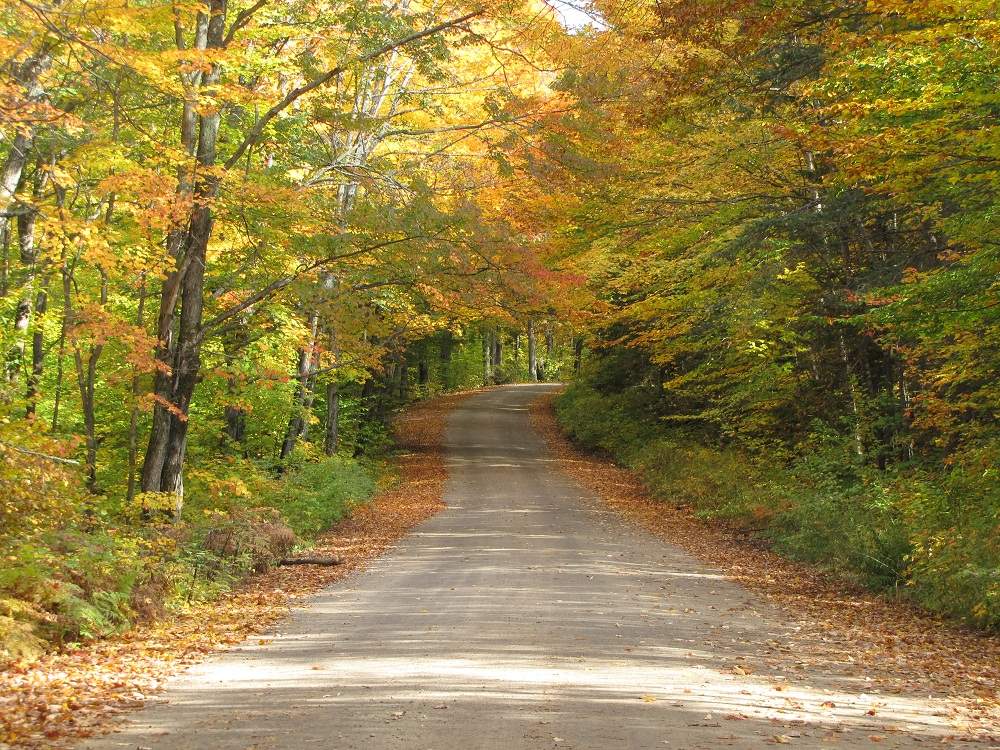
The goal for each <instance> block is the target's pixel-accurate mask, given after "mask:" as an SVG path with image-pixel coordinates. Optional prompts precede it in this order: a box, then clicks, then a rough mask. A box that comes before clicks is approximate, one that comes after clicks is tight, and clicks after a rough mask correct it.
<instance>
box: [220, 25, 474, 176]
mask: <svg viewBox="0 0 1000 750" xmlns="http://www.w3.org/2000/svg"><path fill="white" fill-rule="evenodd" d="M482 14H483V9H482V8H479V9H477V10H474V11H472V12H471V13H466V14H465V15H464V16H459V17H458V18H453V19H451V20H450V21H443V22H442V23H439V24H437V25H436V26H431V27H430V28H427V29H424V30H423V31H415V32H413V33H412V34H408V35H407V36H404V37H402V38H401V39H396V40H395V41H392V42H387V43H386V44H383V45H382V46H381V47H379V48H378V49H376V50H372V51H371V52H368V53H366V54H364V55H358V56H357V57H355V58H353V59H351V60H349V61H348V62H344V63H341V64H340V65H337V66H336V67H335V68H332V69H330V70H328V71H327V72H326V73H324V74H323V75H321V76H319V77H318V78H314V79H312V80H311V81H309V82H308V83H304V84H302V85H301V86H298V87H296V88H294V89H292V90H291V91H289V92H288V93H287V94H286V95H285V96H284V97H283V98H282V99H281V101H279V102H278V103H277V104H275V105H274V106H273V107H271V108H270V109H269V110H267V112H265V113H264V114H263V116H261V118H260V119H259V120H258V121H257V122H256V123H255V124H254V126H253V127H252V128H250V132H248V133H247V134H246V137H245V138H244V139H243V141H242V142H241V143H240V145H239V146H237V147H236V150H235V151H234V152H233V155H232V156H230V157H229V159H228V160H227V161H226V163H225V165H224V166H225V168H226V169H231V168H232V167H233V166H234V165H235V164H236V163H237V162H238V161H239V160H240V158H241V157H242V156H243V154H244V153H246V150H247V149H248V148H250V147H251V146H253V145H254V144H255V143H256V142H257V139H259V138H260V136H261V134H262V133H263V132H264V129H265V128H266V127H267V126H268V124H270V122H271V120H273V119H274V118H275V117H277V116H278V115H279V114H281V113H282V112H283V111H285V110H286V109H287V108H288V107H289V106H291V105H292V103H293V102H295V101H296V100H297V99H298V98H299V97H301V96H303V95H305V94H308V93H309V92H310V91H314V90H316V89H318V88H319V87H320V86H324V85H325V84H327V83H329V82H330V81H331V80H333V79H334V78H336V77H337V76H338V75H340V74H341V73H343V72H344V71H345V70H347V68H348V67H349V66H350V65H354V64H356V63H363V62H368V61H369V60H374V59H375V58H377V57H381V56H382V55H384V54H386V53H387V52H392V50H394V49H397V48H399V47H403V46H406V45H407V44H411V43H412V42H415V41H418V40H420V39H423V38H425V37H428V36H433V35H434V34H437V33H438V32H441V31H444V30H445V29H450V28H453V27H455V26H458V25H459V24H460V23H464V22H465V21H468V20H470V19H472V18H475V17H476V16H479V15H482Z"/></svg>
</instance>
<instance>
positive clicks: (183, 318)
mask: <svg viewBox="0 0 1000 750" xmlns="http://www.w3.org/2000/svg"><path fill="white" fill-rule="evenodd" d="M209 5H210V8H209V13H208V14H200V16H199V20H198V23H199V28H201V27H202V26H204V28H205V34H204V37H203V39H204V42H203V43H199V45H198V46H199V47H201V48H210V49H222V48H223V47H224V46H225V26H226V3H225V0H211V2H210V4H209ZM198 36H199V37H200V36H201V35H200V34H199V35H198ZM221 76H222V69H221V67H220V66H219V64H217V63H215V64H213V65H212V66H211V68H210V69H209V71H208V72H207V73H205V74H204V75H203V77H202V79H201V81H200V83H201V85H202V87H203V88H206V87H212V86H215V85H216V84H218V82H219V80H220V78H221ZM220 121H221V120H220V113H219V112H218V111H216V110H204V111H202V112H200V113H199V112H197V109H196V107H195V101H194V100H189V101H187V102H185V105H184V112H183V116H182V120H181V142H182V144H183V145H184V147H185V148H186V149H187V150H188V151H189V152H190V151H192V150H194V154H195V157H196V159H197V162H198V164H199V166H200V167H209V168H211V167H214V166H215V161H216V146H217V142H218V136H219V124H220ZM196 125H197V130H198V139H197V146H196V148H193V147H194V146H195V141H194V130H195V126H196ZM205 173H206V174H207V175H208V176H205V177H202V178H200V179H199V181H198V183H197V184H196V185H194V187H193V197H194V201H193V206H192V209H191V213H190V219H189V222H188V225H187V229H186V230H185V231H183V232H176V233H174V234H173V235H172V236H171V238H170V245H171V251H172V252H173V253H174V256H175V259H176V263H175V268H174V269H173V270H172V271H171V273H170V275H169V276H168V277H167V279H166V280H165V281H164V284H163V288H162V290H161V294H160V314H159V318H158V321H157V334H158V337H159V340H160V346H159V348H158V350H157V357H158V358H159V359H160V362H161V367H160V368H158V371H157V373H156V376H155V380H154V396H155V398H156V401H157V404H156V408H155V409H154V413H153V425H152V429H151V430H150V436H149V445H148V447H147V450H146V457H145V460H144V461H143V467H142V490H143V492H169V493H173V494H174V496H175V498H176V499H175V501H174V517H175V519H178V518H179V517H180V513H181V510H182V509H183V502H184V499H183V498H184V494H183V493H184V486H183V476H182V471H183V467H184V455H185V452H186V450H187V430H188V413H189V411H190V407H191V399H192V397H193V396H194V390H195V386H196V385H197V383H198V380H199V375H200V370H201V344H202V336H203V335H204V331H203V330H202V313H203V310H204V303H205V300H204V285H205V267H206V258H207V254H208V243H209V241H210V240H211V237H212V229H213V226H214V223H215V217H214V215H213V212H212V207H211V206H212V202H213V200H214V199H215V197H216V196H217V195H218V192H219V179H220V178H219V177H218V176H215V175H214V174H213V171H212V170H211V169H207V170H205ZM179 189H180V190H181V191H182V192H183V191H186V190H188V188H187V186H186V185H185V179H182V180H181V187H180V188H179ZM178 299H179V301H180V322H179V325H178V326H177V335H176V338H175V337H174V334H173V329H174V316H175V308H176V305H177V302H178Z"/></svg>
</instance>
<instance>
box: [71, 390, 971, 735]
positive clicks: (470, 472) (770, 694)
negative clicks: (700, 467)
mask: <svg viewBox="0 0 1000 750" xmlns="http://www.w3.org/2000/svg"><path fill="white" fill-rule="evenodd" d="M550 388H551V387H550V386H542V385H539V386H511V387H508V388H503V389H498V390H494V391H490V392H486V393H482V394H478V395H475V396H473V397H471V398H469V399H468V400H466V401H465V402H464V403H463V404H462V405H461V406H460V407H459V408H458V410H457V411H456V412H455V413H454V414H453V415H452V419H451V423H450V425H451V426H450V429H449V435H448V462H449V471H450V478H449V480H448V484H447V494H446V500H447V502H448V506H449V507H448V509H447V510H445V511H444V512H442V513H441V514H439V515H437V516H435V517H434V518H432V519H430V520H429V521H427V522H426V523H424V524H423V525H422V526H420V527H418V529H417V530H416V531H415V532H414V533H413V534H411V535H410V536H409V537H407V538H406V539H405V540H404V541H403V542H402V543H401V544H400V545H399V547H398V548H397V549H395V550H394V551H392V552H390V553H389V554H387V555H386V556H385V557H383V558H381V559H379V560H378V561H376V562H375V563H374V564H373V565H372V566H371V568H369V569H368V570H367V571H366V572H364V573H361V574H360V575H357V576H354V577H352V578H349V579H347V580H345V581H344V582H342V583H338V584H335V585H334V586H333V587H332V588H330V589H329V590H327V591H325V592H324V593H321V594H320V595H318V596H317V597H316V598H315V599H314V600H312V602H311V604H310V606H309V607H308V608H305V609H299V610H297V611H296V612H295V614H294V615H293V616H292V617H291V619H290V620H289V621H287V622H285V623H283V624H282V626H281V627H280V634H279V635H276V636H274V637H273V640H269V639H258V638H254V639H251V640H250V641H248V642H247V643H245V644H243V645H242V646H241V647H239V648H237V649H235V650H233V651H230V652H228V653H226V654H223V655H221V656H219V657H217V658H215V659H213V660H210V661H208V662H206V663H204V664H202V665H200V666H197V667H194V668H193V669H191V670H190V671H189V672H188V673H187V674H186V675H185V676H183V677H181V678H179V679H178V680H176V681H175V682H174V683H173V684H172V687H171V688H169V689H168V691H167V693H166V695H165V697H166V698H167V699H168V701H169V702H168V703H161V704H157V705H153V706H151V707H149V708H146V709H144V710H142V711H140V712H138V713H136V714H135V715H134V716H133V717H132V719H131V721H130V722H129V723H128V724H127V725H126V727H125V729H124V730H123V731H122V732H120V733H118V734H115V735H111V736H108V737H105V738H102V739H100V740H96V741H92V742H90V743H88V744H87V745H86V747H88V748H95V749H96V748H100V749H101V750H105V749H106V748H132V749H133V750H134V749H135V748H137V747H139V748H155V749H156V750H162V749H166V748H171V749H173V748H177V749H180V748H205V749H206V750H229V749H231V748H240V749H241V750H243V749H249V748H256V749H259V750H269V749H279V748H280V749H281V750H292V749H294V750H303V749H305V750H308V748H313V747H315V748H331V749H333V748H335V749H336V750H341V749H343V748H366V749H369V750H383V749H384V748H407V749H409V748H414V749H416V750H477V749H479V748H502V749H503V750H516V749H518V748H553V747H557V748H577V749H579V748H592V749H593V750H613V749H614V748H672V749H677V748H716V747H727V746H734V747H738V748H760V747H764V746H766V745H767V743H772V744H789V745H793V746H796V747H831V746H834V747H849V748H853V747H862V746H863V747H880V748H886V747H904V746H905V747H917V746H919V745H921V744H926V743H932V744H933V745H934V746H935V747H942V746H945V747H947V746H950V745H951V744H952V743H951V742H949V741H947V740H944V741H943V742H942V738H943V737H945V736H947V735H948V734H950V729H949V727H948V726H947V723H946V721H945V719H944V718H943V717H941V716H939V715H935V714H936V713H940V711H939V709H940V708H941V707H940V706H935V705H934V704H933V703H931V702H929V701H928V700H927V697H926V696H923V698H922V699H921V697H920V696H898V695H894V696H884V695H883V696H873V695H869V694H866V692H865V691H866V687H865V683H864V681H863V679H861V678H858V677H845V676H842V675H840V676H834V675H828V674H823V673H819V674H808V673H807V675H806V676H803V674H802V672H801V671H798V672H796V671H795V670H796V668H797V666H796V654H794V653H784V652H782V651H781V645H782V639H783V635H784V634H785V633H787V632H788V629H789V628H790V627H792V626H791V624H790V621H791V618H789V616H788V615H787V614H785V613H783V612H781V611H779V610H776V609H773V608H771V607H769V606H768V605H767V604H765V603H763V602H762V601H761V600H759V599H758V598H757V597H755V596H754V595H753V594H751V593H749V592H747V591H746V590H745V589H743V588H741V587H740V586H738V585H737V584H735V583H732V582H730V581H728V580H726V579H724V578H722V577H721V576H720V575H719V574H718V573H717V572H715V571H713V570H711V569H708V568H706V567H705V565H704V564H702V563H700V562H698V561H696V560H695V559H693V558H692V557H690V556H689V555H687V554H686V553H684V552H682V551H680V550H678V549H675V548H673V547H671V546H668V545H665V544H664V543H663V542H661V541H659V540H657V539H656V538H654V537H652V536H650V535H648V534H647V533H646V532H644V531H641V530H639V529H638V528H636V527H634V526H632V525H630V524H627V523H625V522H623V521H622V520H621V519H620V518H619V517H617V516H616V515H613V514H612V513H610V512H609V511H607V510H605V509H603V507H602V506H601V505H600V504H599V503H598V502H597V501H595V500H593V499H592V498H591V497H589V495H588V494H587V493H586V492H584V491H583V490H582V489H580V487H579V486H577V485H576V484H574V483H573V482H572V481H571V480H569V479H568V478H567V477H566V476H564V475H563V474H562V473H561V472H559V471H558V470H557V469H556V468H555V467H554V465H553V462H552V459H551V457H550V456H549V454H548V453H547V451H546V448H545V446H544V444H543V442H542V440H541V438H539V437H538V436H537V435H536V434H535V433H534V432H533V430H532V429H531V426H530V424H529V417H528V406H529V404H530V403H531V402H532V401H533V400H534V399H535V398H537V397H539V396H540V395H541V394H543V393H544V392H546V391H548V390H549V389H550ZM765 652H770V653H771V657H770V661H771V662H772V663H774V662H775V661H778V662H779V663H780V662H781V661H782V660H786V661H787V667H788V670H787V672H786V671H784V670H775V671H773V672H770V673H763V674H762V673H758V672H757V671H756V670H757V667H756V666H755V667H754V670H755V671H754V673H752V674H749V675H746V674H741V672H742V671H743V669H742V667H740V666H739V665H740V664H748V665H749V664H750V663H752V662H753V660H754V659H755V658H756V657H758V656H759V655H761V654H762V653H765ZM740 657H744V659H745V660H741V659H740ZM799 666H800V665H799ZM786 676H787V679H785V677H786ZM776 687H779V688H781V689H780V690H779V689H776ZM824 703H825V704H826V705H824ZM831 704H832V705H831ZM872 708H875V709H876V710H875V714H876V715H875V716H871V715H869V714H868V713H867V711H868V710H869V709H872ZM956 746H960V747H966V748H968V747H970V746H971V745H970V743H968V742H963V743H956Z"/></svg>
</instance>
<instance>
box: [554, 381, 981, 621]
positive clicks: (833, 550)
mask: <svg viewBox="0 0 1000 750" xmlns="http://www.w3.org/2000/svg"><path fill="white" fill-rule="evenodd" d="M649 399H650V396H649V395H648V392H644V391H643V390H641V389H631V390H625V391H621V392H611V393H608V392H602V391H599V390H597V389H596V388H594V387H593V386H592V385H590V384H588V383H586V382H578V383H575V384H573V385H572V386H570V387H569V388H568V389H567V391H566V392H565V393H564V394H563V395H562V396H561V397H560V398H559V399H558V401H557V403H556V411H557V415H558V418H559V421H560V423H561V425H562V426H563V428H564V429H565V430H566V431H567V433H568V434H569V435H570V437H571V438H573V440H574V441H576V442H577V443H578V444H580V445H582V446H584V447H586V448H588V449H591V450H597V451H601V452H604V453H606V454H608V455H609V456H611V457H612V458H614V459H615V460H616V461H618V462H619V463H621V464H623V465H625V466H627V467H629V468H631V469H633V470H635V471H636V472H638V474H639V475H640V476H641V477H642V479H643V481H644V483H645V484H646V485H647V487H648V488H649V489H650V491H651V494H652V495H653V496H654V497H655V498H657V499H659V500H661V501H663V502H667V503H670V504H671V505H674V506H677V507H687V508H690V509H691V510H692V511H693V512H695V513H696V514H697V515H699V516H701V517H702V518H705V519H716V520H719V521H723V522H726V523H728V524H731V525H734V526H738V527H739V528H740V529H742V530H743V531H745V532H748V533H750V534H753V535H754V536H755V537H756V538H758V539H759V540H762V541H764V542H766V543H768V544H769V545H771V546H772V547H773V548H774V549H775V550H776V551H778V552H780V553H781V554H784V555H786V556H788V557H791V558H793V559H797V560H802V561H806V562H809V563H813V564H816V565H820V566H822V567H824V568H826V569H828V570H830V571H833V572H834V573H836V574H838V575H840V576H843V577H845V578H848V579H850V580H851V581H852V582H856V583H859V584H861V585H864V586H866V587H869V588H872V589H876V590H880V591H884V592H892V593H895V594H899V595H903V596H908V597H911V598H912V599H913V600H915V601H916V602H918V603H919V604H921V605H922V606H924V607H925V608H927V609H929V610H931V611H934V612H938V613H941V614H944V615H947V616H950V617H954V618H958V619H961V620H964V621H966V622H969V623H972V624H975V625H977V626H979V627H983V628H987V629H1000V478H998V476H997V472H996V470H995V469H994V468H992V467H995V466H996V465H997V456H995V455H991V454H988V453H987V452H984V453H981V454H977V455H973V456H967V457H966V458H965V460H964V461H963V462H962V463H960V464H956V465H953V466H947V467H946V466H942V467H940V468H939V469H938V470H936V471H933V472H932V471H928V470H926V469H925V470H922V471H916V470H912V469H909V470H908V469H905V468H903V469H898V470H895V471H885V470H880V469H878V468H876V467H872V466H867V465H865V464H864V463H863V462H862V461H860V460H859V459H858V457H857V455H856V454H855V453H854V450H853V446H852V444H851V441H850V440H849V439H848V438H845V437H843V436H842V435H840V434H838V433H837V432H836V431H834V430H830V429H827V428H825V427H824V426H823V425H821V424H818V423H817V424H816V425H815V427H814V429H813V430H812V431H811V433H810V437H809V440H808V441H807V443H806V444H805V445H803V446H802V447H801V449H800V450H799V451H798V452H797V453H795V454H791V455H782V454H778V453H775V454H769V453H768V452H767V451H758V452H756V453H751V452H750V451H746V450H739V449H737V448H735V447H732V446H725V445H713V444H711V443H710V442H708V441H707V440H705V439H704V438H703V437H701V436H699V435H698V434H697V432H696V431H694V430H691V429H689V428H687V427H685V426H683V425H678V424H676V423H672V422H670V421H668V420H663V419H659V418H658V417H657V416H656V413H657V412H656V409H655V408H654V405H652V404H651V403H650V401H649Z"/></svg>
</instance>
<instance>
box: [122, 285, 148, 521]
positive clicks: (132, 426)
mask: <svg viewBox="0 0 1000 750" xmlns="http://www.w3.org/2000/svg"><path fill="white" fill-rule="evenodd" d="M145 311H146V274H145V273H143V275H142V281H141V282H140V284H139V307H138V309H137V310H136V313H135V324H136V326H137V327H139V328H142V327H143V326H145V324H146V319H145ZM140 384H141V380H140V378H139V370H138V368H135V367H133V368H132V408H131V409H129V417H128V489H127V490H126V494H125V497H126V499H127V500H128V502H129V504H131V503H132V501H133V500H134V499H135V490H136V476H135V472H136V468H137V467H138V463H139V455H138V454H139V394H140V393H141V391H140Z"/></svg>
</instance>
